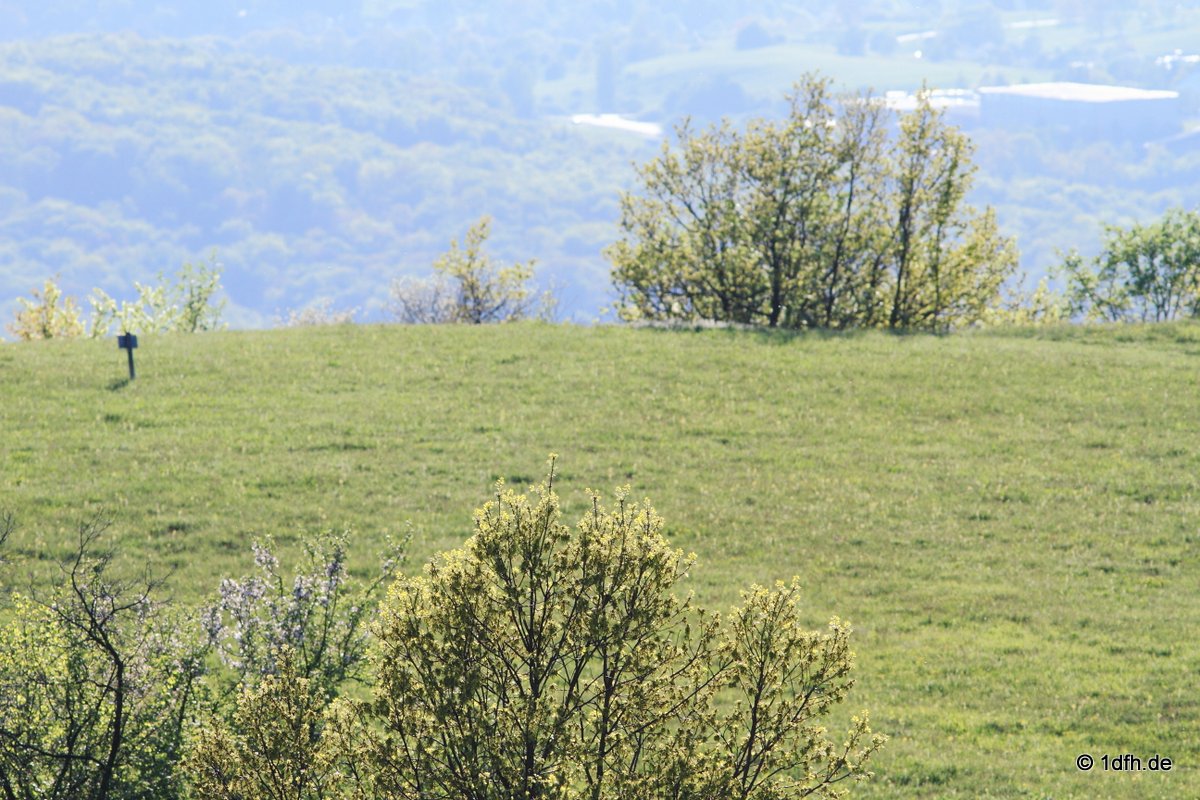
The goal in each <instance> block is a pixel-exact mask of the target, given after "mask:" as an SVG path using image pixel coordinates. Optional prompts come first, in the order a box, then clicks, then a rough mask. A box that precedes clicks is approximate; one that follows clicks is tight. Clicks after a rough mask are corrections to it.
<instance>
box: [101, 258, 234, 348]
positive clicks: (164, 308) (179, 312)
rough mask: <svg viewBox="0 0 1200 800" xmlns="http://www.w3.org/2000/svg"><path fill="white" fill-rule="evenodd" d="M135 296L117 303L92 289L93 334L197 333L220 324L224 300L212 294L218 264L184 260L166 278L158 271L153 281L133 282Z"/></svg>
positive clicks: (216, 288)
mask: <svg viewBox="0 0 1200 800" xmlns="http://www.w3.org/2000/svg"><path fill="white" fill-rule="evenodd" d="M133 285H134V287H135V288H136V289H137V293H138V298H137V300H136V301H134V302H129V301H123V302H121V303H119V304H118V303H117V301H116V300H114V299H113V298H112V297H110V296H109V295H108V294H106V293H105V292H104V291H103V290H102V289H96V290H94V291H93V292H92V296H91V298H89V299H90V302H91V304H92V326H91V335H92V336H93V337H100V336H108V335H110V334H111V333H112V332H113V329H114V328H117V329H119V332H124V333H138V334H141V333H197V332H200V331H211V330H217V329H218V328H220V327H221V311H222V309H223V308H224V305H225V303H224V301H221V302H219V303H215V302H214V301H213V298H214V297H215V295H216V294H217V292H219V291H220V289H221V268H220V266H219V265H218V264H217V263H216V261H215V259H214V260H213V262H212V263H211V264H208V265H206V264H199V265H195V264H192V263H190V262H189V263H185V264H184V265H183V266H182V267H181V268H180V270H179V272H177V273H176V274H175V280H174V282H169V281H168V280H167V279H166V277H164V275H163V274H162V273H161V272H160V273H159V274H158V283H157V285H152V284H142V283H137V282H134V284H133Z"/></svg>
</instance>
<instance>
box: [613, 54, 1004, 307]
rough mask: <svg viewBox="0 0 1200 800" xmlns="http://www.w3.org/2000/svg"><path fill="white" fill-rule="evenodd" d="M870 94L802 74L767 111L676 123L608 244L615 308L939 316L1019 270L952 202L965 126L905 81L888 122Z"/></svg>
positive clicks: (980, 215) (966, 153) (984, 303)
mask: <svg viewBox="0 0 1200 800" xmlns="http://www.w3.org/2000/svg"><path fill="white" fill-rule="evenodd" d="M890 115H891V112H890V111H889V110H888V109H887V108H886V107H885V106H884V105H883V104H882V103H881V102H879V101H878V100H877V99H876V98H872V97H871V96H870V95H866V94H858V95H850V96H834V95H833V94H832V93H831V91H830V87H829V82H828V81H827V80H825V79H823V78H820V77H817V76H812V75H810V76H808V77H806V78H805V79H804V80H803V81H802V82H801V83H799V84H797V86H796V87H795V89H794V90H793V92H792V93H791V94H790V95H789V97H788V113H787V116H786V117H785V118H784V119H783V120H780V121H773V120H766V119H756V120H752V121H750V122H749V123H748V124H747V125H746V126H745V128H744V129H740V130H739V129H736V128H734V127H733V126H732V125H731V124H729V123H722V124H720V125H715V126H712V127H710V128H708V129H706V130H704V131H699V132H698V131H695V130H693V129H692V128H691V126H689V125H688V124H687V123H685V124H683V125H682V126H680V127H679V128H678V130H677V135H678V144H677V146H675V147H671V146H670V145H669V144H664V146H663V149H662V152H661V153H660V154H659V156H658V157H657V158H655V159H653V160H651V161H650V162H648V163H647V164H645V165H643V166H642V167H641V168H640V169H639V171H638V177H639V182H640V186H639V187H638V189H637V190H634V191H630V192H626V193H624V195H623V196H622V201H621V230H622V232H623V234H624V235H623V238H622V239H621V240H620V241H619V242H618V243H617V244H615V245H614V246H613V247H611V248H610V249H609V251H608V254H609V258H610V259H611V261H612V263H613V279H614V282H615V284H616V286H617V289H618V291H619V293H620V295H621V301H622V303H623V306H624V309H623V310H624V313H625V314H626V316H627V317H630V318H634V319H638V318H641V319H682V320H691V319H702V320H717V321H726V322H738V323H751V324H762V325H768V326H770V327H787V328H816V327H820V328H853V327H890V328H931V329H939V328H947V327H952V326H958V325H963V324H969V323H971V322H974V321H976V320H978V319H980V318H982V317H983V316H984V314H985V312H986V311H987V309H988V308H989V307H990V306H992V305H994V304H995V303H996V302H998V300H999V296H1000V290H1001V287H1002V285H1003V283H1004V281H1005V280H1006V279H1007V278H1008V277H1009V276H1011V275H1012V274H1013V273H1014V271H1015V270H1016V266H1017V253H1016V248H1015V246H1014V244H1013V242H1012V241H1011V240H1010V239H1008V238H1007V237H1004V236H1002V235H1001V234H1000V232H999V230H998V228H997V225H996V220H995V215H994V214H993V213H992V211H991V210H990V209H988V210H985V211H982V212H979V211H976V210H975V209H974V208H972V207H971V206H969V205H967V204H966V203H965V202H964V198H965V196H966V194H967V192H968V191H969V190H970V187H971V178H972V174H973V172H974V167H973V166H972V164H971V161H970V156H971V145H970V142H969V140H968V139H967V138H966V136H964V135H963V134H962V133H961V132H960V131H958V130H957V129H956V128H954V127H952V126H950V125H947V124H946V123H945V122H944V121H943V119H942V117H941V115H940V113H939V112H938V111H936V110H935V109H934V108H933V107H932V105H931V104H930V102H929V98H928V95H927V94H924V93H922V94H920V95H918V104H917V107H916V109H915V110H914V111H912V112H909V113H906V114H903V115H901V117H900V120H899V126H898V130H896V131H890V130H889V123H890V121H891V116H890Z"/></svg>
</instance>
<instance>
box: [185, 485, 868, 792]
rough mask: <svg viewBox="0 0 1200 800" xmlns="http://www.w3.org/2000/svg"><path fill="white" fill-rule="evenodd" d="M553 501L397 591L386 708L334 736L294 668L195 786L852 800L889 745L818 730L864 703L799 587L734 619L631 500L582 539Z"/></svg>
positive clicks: (384, 641)
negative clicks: (709, 602)
mask: <svg viewBox="0 0 1200 800" xmlns="http://www.w3.org/2000/svg"><path fill="white" fill-rule="evenodd" d="M552 482H553V473H551V477H550V479H549V481H548V482H547V483H546V484H545V485H542V486H540V487H538V489H537V490H536V491H537V497H536V500H535V501H534V502H531V501H530V499H529V498H528V497H527V496H526V495H520V494H516V493H514V492H512V491H511V490H503V488H502V487H501V489H499V490H498V493H497V496H496V499H495V501H494V502H492V503H489V504H488V505H486V506H485V507H484V508H483V509H481V510H479V511H478V512H476V515H475V535H474V536H472V537H471V539H470V540H469V541H468V542H467V544H466V545H465V546H464V547H463V548H462V549H460V550H456V551H453V552H450V553H446V554H443V555H442V556H440V557H439V558H437V559H435V560H434V561H433V562H432V563H431V564H430V565H429V566H428V567H427V569H426V571H425V574H424V575H420V576H414V577H409V578H402V579H401V580H399V581H397V582H396V584H394V585H393V587H392V588H391V590H390V591H389V592H388V597H387V600H386V601H385V603H384V605H383V608H382V615H381V619H380V621H379V623H378V626H377V628H376V636H377V642H376V645H375V655H374V658H373V661H372V664H373V667H374V669H375V672H376V674H375V678H376V682H375V688H374V699H373V700H371V701H352V700H346V701H343V702H340V703H338V704H337V705H336V706H335V707H334V708H332V709H331V710H330V712H329V713H328V714H327V715H326V718H325V719H324V720H323V721H322V720H320V719H319V718H318V716H317V715H316V714H315V712H314V708H315V707H314V701H313V699H312V698H313V694H312V693H313V686H312V684H311V683H309V682H305V681H302V680H300V679H298V676H297V674H296V673H295V671H294V670H291V669H290V668H288V669H286V670H285V671H284V672H282V673H280V676H279V677H280V680H272V681H270V682H267V683H264V684H263V686H262V687H261V688H259V689H255V690H248V691H246V692H243V694H242V696H241V698H240V700H239V701H238V710H237V712H236V714H235V716H234V719H233V722H232V724H231V725H227V726H224V727H223V726H220V725H219V724H218V725H213V726H210V727H209V728H207V729H206V731H205V732H204V733H203V734H202V736H201V737H200V740H199V744H198V749H197V752H196V755H195V756H193V758H192V761H191V767H190V769H192V770H193V771H194V773H195V774H197V775H198V776H199V779H200V781H201V782H202V785H204V786H206V787H209V788H208V789H207V790H206V792H205V794H204V796H205V797H214V798H233V797H237V796H240V795H239V791H245V790H244V789H239V787H245V786H252V785H255V784H258V785H264V784H266V783H270V782H273V781H277V780H278V779H279V778H280V777H281V776H287V780H288V787H289V788H287V790H286V791H282V792H278V791H274V792H273V791H268V792H266V794H265V795H264V796H271V797H281V798H283V797H287V798H296V800H301V799H302V798H309V797H341V796H347V797H422V798H430V799H431V800H432V799H433V798H447V799H449V798H456V799H457V798H471V799H472V800H518V799H519V800H539V799H545V800H548V799H549V798H555V799H556V800H572V799H574V798H579V800H583V798H591V800H618V799H620V800H660V799H661V798H669V797H673V798H680V799H681V800H682V799H683V798H690V799H692V800H726V799H727V798H741V799H742V800H768V798H770V799H771V800H784V799H785V798H799V797H807V796H813V795H817V796H826V797H836V796H841V794H842V792H841V791H840V790H839V786H840V785H841V784H842V783H843V782H844V781H847V780H851V779H862V778H865V777H867V776H868V775H869V773H867V772H866V769H865V765H866V762H867V760H868V758H869V757H870V756H871V755H872V754H873V753H874V752H875V751H876V750H877V749H878V748H879V747H880V746H881V745H882V744H883V741H884V737H882V736H879V735H872V734H871V732H870V728H869V727H868V725H867V722H866V717H865V715H864V716H863V717H862V718H861V719H860V718H855V719H854V721H853V723H852V726H851V729H850V730H849V732H848V733H847V734H846V735H845V737H844V739H839V740H837V741H831V740H830V739H829V738H828V737H827V736H826V733H825V729H824V728H823V727H821V725H820V724H819V723H820V721H821V720H822V718H823V717H825V716H826V715H827V714H828V712H829V711H830V710H831V709H832V708H833V706H835V705H836V704H838V703H840V702H841V701H842V700H843V699H844V698H845V696H846V693H847V691H848V690H849V689H850V687H851V686H852V685H853V681H852V680H851V678H850V677H849V673H850V669H851V664H852V660H853V656H852V655H851V653H850V650H849V634H850V628H849V626H847V625H845V624H843V623H841V622H840V621H838V620H837V619H834V620H833V621H832V622H831V623H830V626H829V629H828V631H826V632H810V631H806V630H805V629H804V628H803V627H802V626H801V625H800V619H799V615H798V610H797V603H798V596H797V589H796V586H795V584H794V583H793V584H792V585H790V586H788V585H784V584H782V583H780V584H779V585H777V586H776V587H775V588H773V589H766V588H762V587H752V588H751V589H750V590H749V591H747V592H745V593H743V596H742V605H741V606H740V607H738V608H735V609H733V611H732V612H731V613H730V615H729V616H728V617H727V618H721V617H720V616H718V615H713V614H706V613H704V612H703V611H700V610H698V609H696V608H694V607H693V605H692V603H691V600H690V599H680V598H679V597H678V596H677V595H676V594H675V592H676V591H677V589H678V584H679V582H680V581H681V580H682V579H683V578H684V577H685V576H686V575H687V571H688V569H689V568H691V566H692V565H693V561H694V559H693V558H692V557H684V555H683V553H682V552H681V551H678V550H672V549H671V548H670V547H669V546H668V545H667V542H666V541H665V539H664V538H663V536H662V520H661V519H660V518H659V517H658V516H657V515H656V514H655V513H654V510H653V509H652V508H650V507H649V506H642V505H639V504H637V503H632V502H628V501H627V500H626V498H625V494H624V493H621V494H619V495H618V500H617V507H616V508H615V509H613V510H611V511H608V510H605V509H604V508H602V507H601V506H600V504H599V498H597V497H593V498H592V510H591V511H590V512H589V513H587V514H585V515H584V517H583V518H582V519H581V520H580V521H579V524H578V525H577V527H576V529H575V530H574V531H572V530H571V529H570V528H568V527H567V526H565V525H563V524H562V522H561V521H560V511H559V505H558V498H557V496H556V495H555V494H554V492H553V490H552Z"/></svg>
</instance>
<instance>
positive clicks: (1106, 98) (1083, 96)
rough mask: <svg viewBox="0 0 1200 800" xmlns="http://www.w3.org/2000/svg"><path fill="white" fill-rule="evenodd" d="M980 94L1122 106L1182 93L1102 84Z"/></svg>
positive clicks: (1038, 86)
mask: <svg viewBox="0 0 1200 800" xmlns="http://www.w3.org/2000/svg"><path fill="white" fill-rule="evenodd" d="M979 93H980V94H1007V95H1016V96H1019V97H1035V98H1040V99H1043V100H1061V101H1063V102H1068V103H1120V102H1126V101H1129V100H1173V99H1175V98H1177V97H1179V92H1172V91H1167V90H1164V89H1134V88H1131V87H1129V86H1105V85H1104V84H1099V83H1069V82H1065V81H1063V82H1058V83H1024V84H1019V85H1016V86H984V87H981V88H980V89H979Z"/></svg>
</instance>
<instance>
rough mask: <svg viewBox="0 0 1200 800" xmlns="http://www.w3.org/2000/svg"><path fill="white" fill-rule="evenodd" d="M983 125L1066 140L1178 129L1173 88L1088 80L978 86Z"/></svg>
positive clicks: (1145, 135) (1156, 134)
mask: <svg viewBox="0 0 1200 800" xmlns="http://www.w3.org/2000/svg"><path fill="white" fill-rule="evenodd" d="M978 91H979V95H980V119H979V121H980V124H981V125H982V126H983V127H985V128H1008V129H1016V130H1030V129H1036V130H1038V131H1039V132H1048V133H1050V134H1051V135H1055V136H1057V137H1059V138H1060V139H1063V140H1067V141H1079V140H1110V141H1135V142H1146V141H1150V140H1152V139H1162V138H1165V137H1168V136H1173V135H1175V134H1177V133H1179V130H1180V126H1181V124H1182V121H1183V110H1182V105H1181V103H1180V100H1179V92H1172V91H1165V90H1150V89H1132V88H1130V87H1127V86H1104V85H1100V84H1091V83H1067V82H1060V83H1026V84H1020V85H1016V86H985V87H982V88H980V89H979V90H978Z"/></svg>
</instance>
